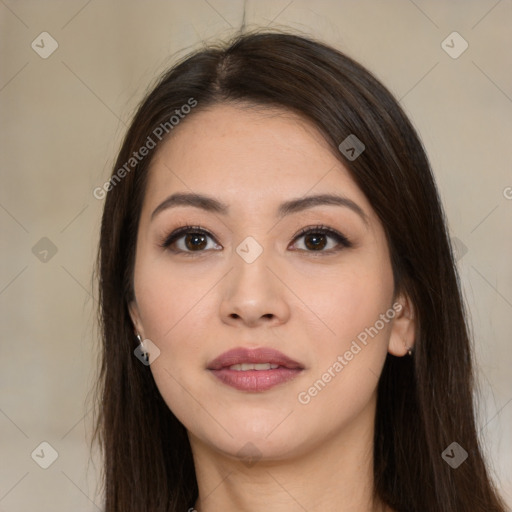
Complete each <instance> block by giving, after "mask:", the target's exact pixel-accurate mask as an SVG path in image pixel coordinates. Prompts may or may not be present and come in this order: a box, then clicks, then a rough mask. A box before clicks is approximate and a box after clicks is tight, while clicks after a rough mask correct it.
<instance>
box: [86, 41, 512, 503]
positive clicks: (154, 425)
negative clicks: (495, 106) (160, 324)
mask: <svg viewBox="0 0 512 512" xmlns="http://www.w3.org/2000/svg"><path fill="white" fill-rule="evenodd" d="M191 98H192V99H193V101H195V102H196V104H195V106H194V108H193V109H192V111H191V112H190V113H189V114H188V115H189V116H193V115H194V112H197V111H199V110H201V109H204V108H206V107H208V106H212V105H214V104H219V103H223V102H231V103H235V104H236V103H237V102H239V103H245V104H246V103H249V104H254V105H264V106H269V107H272V106H274V107H279V108H285V109H288V110H290V111H293V112H295V113H298V114H300V115H301V116H303V117H304V118H306V119H308V120H310V121H312V122H313V123H314V124H315V125H316V127H317V128H318V129H319V130H320V132H321V133H322V134H323V136H324V137H325V139H326V141H327V142H328V143H329V145H330V147H331V148H332V152H333V154H335V155H336V157H337V158H338V159H339V160H340V161H341V162H342V163H343V164H344V165H345V167H346V168H347V169H348V170H349V172H350V174H351V176H352V177H353V179H354V180H355V182H356V183H357V184H358V186H359V187H360V189H361V190H362V191H363V193H364V194H365V195H366V196H367V198H368V200H369V202H370V204H371V205H372V207H373V209H374V210H375V212H376V213H377V215H378V217H379V219H380V221H381V222H382V225H383V227H384V230H385V233H386V236H387V240H388V244H389V248H390V254H391V262H392V268H393V275H394V279H395V291H396V293H398V292H402V291H403V292H405V293H406V294H407V296H408V297H409V298H410V299H411V301H412V303H413V305H414V310H415V312H416V322H417V331H416V340H415V350H414V355H413V357H402V358H399V357H394V356H392V355H389V354H388V355H387V359H386V362H385V365H384V368H383V372H382V375H381V377H380V381H379V384H378V400H377V412H376V423H375V438H374V481H375V495H376V496H378V497H380V499H382V500H383V501H384V502H385V503H386V504H388V505H389V506H390V507H392V508H393V509H394V510H396V511H404V512H405V511H408V512H462V511H464V512H466V511H471V512H504V511H505V506H504V504H503V502H502V501H501V498H500V497H499V495H498V493H497V492H496V489H495V487H494V485H493V483H492V480H491V478H490V477H489V474H488V471H487V469H486V465H485V463H484V460H483V457H482V454H481V448H480V446H479V440H478V436H477V431H476V425H475V414H474V406H473V391H474V377H473V361H472V357H473V356H472V353H471V346H470V340H469V334H468V333H469V329H468V326H467V322H466V311H465V308H464V304H463V302H462V300H461V291H460V284H459V278H458V275H457V271H456V268H455V263H454V257H453V254H452V250H451V246H450V243H449V239H448V236H447V229H446V221H445V216H444V212H443V209H442V206H441V203H440V199H439V195H438V191H437V189H436V185H435V182H434V178H433V175H432V172H431V169H430V166H429V163H428V160H427V157H426V155H425V151H424V149H423V147H422V144H421V142H420V139H419V137H418V135H417V133H416V131H415V129H414V128H413V126H412V125H411V123H410V121H409V120H408V119H407V117H406V115H405V114H404V112H403V111H402V109H401V107H400V106H399V104H398V103H397V101H396V100H395V99H394V98H393V96H392V95H391V93H390V92H389V91H388V90H387V89H386V88H385V87H384V86H383V85H382V84H381V83H380V82H379V81H378V80H377V79H376V78H375V77H374V76H373V75H372V74H371V73H369V72H368V71H367V70H366V69H365V68H364V67H362V66H361V65H360V64H358V63H356V62H355V61H354V60H352V59H351V58H349V57H347V56H346V55H344V54H343V53H341V52H339V51H337V50H336V49H333V48H331V47H329V46H327V45H325V44H323V43H321V42H319V41H317V40H314V39H312V38H310V37H303V36H298V35H293V34H284V33H275V32H264V33H261V32H253V33H251V34H242V35H237V36H235V37H234V38H233V39H232V40H231V41H229V42H228V43H224V44H219V45H217V46H214V45H212V46H210V47H208V48H206V49H202V50H200V51H196V52H194V53H192V54H190V55H188V56H186V57H185V58H183V59H182V60H181V61H180V62H178V63H177V64H176V65H175V66H173V67H172V68H171V69H170V70H169V71H168V72H166V73H165V74H164V75H163V76H162V77H161V79H160V80H159V82H158V84H157V85H156V86H155V87H154V88H153V89H152V91H151V92H150V93H149V94H148V95H147V97H146V98H145V99H144V101H143V102H142V103H141V105H140V107H139V108H138V111H137V113H136V114H135V116H134V119H133V122H132V123H131V126H130V128H129V130H128V132H127V134H126V137H125V139H124V142H123V144H122V147H121V150H120V153H119V156H118V158H117V162H116V164H115V166H114V169H113V172H112V177H111V179H110V181H109V182H108V185H106V186H105V187H103V189H102V190H108V193H107V194H106V199H105V207H104V213H103V219H102V225H101V239H100V245H99V252H98V262H97V265H98V270H97V271H98V274H99V292H100V325H101V330H102V338H103V349H102V366H101V374H100V379H99V380H98V390H99V391H98V405H99V411H98V412H99V416H98V419H97V422H96V431H95V439H98V440H99V441H100V445H101V447H102V450H103V455H104V475H103V476H104V486H105V488H104V490H105V498H106V504H105V507H106V508H105V511H106V512H120V511H122V512H141V511H142V510H148V511H150V512H164V511H165V512H169V511H185V510H187V508H188V507H190V506H191V504H193V503H194V500H195V499H196V498H197V494H198V487H197V481H196V477H195V471H194V464H193V459H192V454H191V450H190V445H189V442H188V437H187V432H186V430H185V428H184V427H183V425H182V424H181V423H180V422H179V421H178V420H177V419H176V417H175V416H174V415H173V413H172V411H170V410H169V407H168V406H167V405H166V404H165V402H164V401H163V399H162V397H161V395H160V393H159V391H158V389H157V387H156V385H155V382H154V380H153V378H152V374H151V371H150V369H149V367H147V366H144V365H142V364H140V362H139V361H138V360H137V359H136V358H135V357H134V354H133V351H134V349H135V348H136V346H137V340H136V338H135V337H134V331H133V325H132V322H131V319H130V316H129V314H128V309H127V304H128V303H129V301H130V300H131V299H132V298H133V268H134V258H135V246H136V236H137V227H138V222H139V216H140V211H141V204H142V199H143V197H144V192H145V183H146V179H147V169H148V164H149V163H150V161H151V158H152V155H154V153H155V151H156V149H157V148H158V146H159V145H160V144H161V143H162V142H161V141H165V137H161V140H160V138H159V137H156V136H155V135H154V134H155V130H156V129H157V128H158V127H162V125H164V126H166V127H167V129H166V130H165V133H167V132H169V133H170V131H171V130H172V129H179V126H172V123H169V118H170V116H171V115H172V114H173V113H174V112H175V111H176V110H181V109H182V106H183V105H187V104H188V105H190V104H191V103H190V100H191ZM188 110H191V109H188ZM180 122H187V120H186V118H185V119H184V120H181V118H180ZM165 123H167V125H165ZM161 131H162V129H160V132H161ZM160 132H156V133H160ZM162 133H163V132H162ZM152 134H153V135H152ZM349 135H355V136H356V137H357V138H358V139H359V140H361V141H362V142H363V143H364V145H365V150H364V152H363V153H362V154H361V155H360V156H359V157H358V158H356V159H350V158H346V157H345V156H343V155H342V153H341V151H340V149H339V145H340V143H341V142H342V141H343V140H345V139H346V138H347V137H348V136H349ZM148 137H151V138H152V141H153V142H155V145H156V146H157V148H156V149H151V150H150V151H149V152H148V154H147V155H146V156H145V157H143V158H140V160H139V159H137V161H136V162H135V161H131V160H130V159H131V158H133V153H134V152H138V151H139V150H140V148H141V147H143V146H145V145H146V146H147V145H148V140H149V139H148ZM127 163H129V164H128V165H127ZM123 168H124V170H125V172H122V171H120V169H123ZM453 442H456V443H458V445H460V447H462V448H463V449H464V450H465V451H466V452H467V454H468V457H467V459H466V460H465V461H464V462H463V463H462V464H461V465H460V466H459V467H457V468H456V469H455V468H453V467H451V465H449V464H448V463H447V462H446V459H445V458H443V456H442V453H443V452H444V451H445V450H446V449H447V448H448V447H449V446H450V445H451V444H452V443H453Z"/></svg>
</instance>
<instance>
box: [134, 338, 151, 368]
mask: <svg viewBox="0 0 512 512" xmlns="http://www.w3.org/2000/svg"><path fill="white" fill-rule="evenodd" d="M135 336H136V337H137V340H138V342H139V345H140V350H141V353H142V356H143V357H144V359H145V360H146V361H149V353H148V352H147V351H146V348H145V347H144V343H143V342H142V338H141V336H140V334H139V333H137V334H136V335H135Z"/></svg>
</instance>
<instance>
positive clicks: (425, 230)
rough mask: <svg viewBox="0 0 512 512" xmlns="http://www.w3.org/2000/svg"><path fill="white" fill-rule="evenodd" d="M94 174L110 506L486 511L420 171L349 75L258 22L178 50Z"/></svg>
mask: <svg viewBox="0 0 512 512" xmlns="http://www.w3.org/2000/svg"><path fill="white" fill-rule="evenodd" d="M105 192H108V193H107V194H106V200H105V201H106V202H105V209H104V214H103V221H102V229H101V240H100V249H99V256H98V264H99V277H100V297H101V301H100V303H101V320H102V329H103V342H104V345H103V365H102V371H101V381H100V382H101V390H100V391H101V405H100V416H99V419H98V423H97V434H98V436H99V438H100V440H101V442H102V447H103V450H104V456H105V496H106V509H105V510H106V511H107V512H114V511H115V512H120V511H123V512H141V511H150V512H160V511H185V510H190V511H192V510H197V511H199V512H212V511H220V510H222V511H231V510H244V511H259V510H265V511H281V510H286V511H292V510H297V511H299V510H307V511H309V512H313V511H317V510H322V511H327V510H332V511H338V512H346V511H349V510H350V511H368V512H369V511H374V512H376V511H397V512H398V511H414V512H420V511H421V512H434V511H435V512H461V511H464V512H466V511H468V512H469V511H471V512H490V511H496V512H498V511H499V512H504V510H505V506H504V504H503V503H502V501H501V499H500V497H499V496H498V494H497V492H496V490H495V488H494V486H493V483H492V481H491V479H490V477H489V474H488V470H487V468H486V465H485V463H484V461H483V458H482V455H481V450H480V448H479V443H478V439H477V433H476V426H475V419H474V410H473V405H472V389H473V387H472V386H473V373H472V355H471V352H470V344H469V339H468V330H467V327H466V320H465V311H464V307H463V304H462V301H461V294H460V290H459V284H458V278H457V274H456V269H455V264H454V258H453V255H452V252H451V249H450V245H449V242H448V237H447V230H446V226H445V219H444V213H443V210H442V207H441V204H440V200H439V197H438V193H437V190H436V186H435V183H434V179H433V176H432V173H431V170H430V168H429V164H428V161H427V158H426V156H425V153H424V150H423V148H422V145H421V142H420V140H419V138H418V136H417V134H416V132H415V130H414V128H413V127H412V126H411V124H410V122H409V121H408V119H407V118H406V116H405V115H404V113H403V111H402V110H401V108H400V106H399V105H398V104H397V102H396V101H395V99H394V98H393V97H392V96H391V94H390V93H389V92H388V91H387V89H385V87H384V86H383V85H382V84H380V83H379V82H378V81H377V80H376V79H375V78H374V77H373V76H372V75H371V74H370V73H369V72H368V71H367V70H365V69H364V68H363V67H362V66H360V65H359V64H357V63H356V62H354V61H353V60H351V59H350V58H348V57H347V56H345V55H343V54H342V53H340V52H339V51H337V50H335V49H333V48H330V47H328V46H326V45H324V44H322V43H320V42H318V41H314V40H312V39H308V38H304V37H300V36H296V35H287V34H279V33H259V34H258V33H253V34H250V35H241V36H238V37H237V38H235V39H234V40H233V41H231V42H230V43H229V44H227V45H225V46H222V47H220V46H219V47H210V48H207V49H204V50H202V51H199V52H196V53H194V54H192V55H189V56H188V57H186V58H185V59H183V60H182V61H181V62H180V63H178V64H177V65H176V66H174V67H173V68H172V69H171V70H169V71H168V72H167V73H166V74H165V76H163V77H162V78H161V80H160V81H159V83H158V84H157V86H156V87H155V88H154V89H153V90H152V91H151V92H150V93H149V95H148V96H147V98H146V99H145V100H144V101H143V103H142V104H141V106H140V107H139V109H138V112H137V113H136V115H135V118H134V120H133V122H132V124H131V126H130V128H129V130H128V133H127V135H126V138H125V141H124V143H123V146H122V148H121V151H120V153H119V156H118V159H117V162H116V165H115V167H114V170H113V173H112V176H111V178H110V180H109V181H108V182H107V183H106V184H105V186H104V187H102V188H100V189H98V190H97V191H95V195H97V194H100V195H101V194H105Z"/></svg>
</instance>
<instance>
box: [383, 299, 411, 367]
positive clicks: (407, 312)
mask: <svg viewBox="0 0 512 512" xmlns="http://www.w3.org/2000/svg"><path fill="white" fill-rule="evenodd" d="M393 306H394V307H393V309H394V310H395V311H397V313H396V315H395V318H394V319H393V326H392V328H391V334H390V337H389V344H388V352H389V353H390V354H392V355H394V356H397V357H403V356H405V355H406V354H407V352H408V351H409V350H410V349H412V347H413V346H414V341H415V333H416V320H415V316H416V315H415V311H414V306H413V304H412V302H411V300H410V299H409V297H408V296H406V295H400V296H399V297H398V299H397V300H396V301H395V303H394V304H393Z"/></svg>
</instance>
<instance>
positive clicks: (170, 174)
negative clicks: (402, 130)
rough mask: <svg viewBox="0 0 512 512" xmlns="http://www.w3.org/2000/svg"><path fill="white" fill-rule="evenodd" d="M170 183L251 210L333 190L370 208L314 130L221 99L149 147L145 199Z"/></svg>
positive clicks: (165, 191)
mask: <svg viewBox="0 0 512 512" xmlns="http://www.w3.org/2000/svg"><path fill="white" fill-rule="evenodd" d="M175 191H180V192H196V193H204V194H209V195H214V196H218V197H222V199H223V201H225V202H227V203H228V204H233V205H234V209H235V210H236V208H237V207H239V208H242V207H243V208H244V209H245V210H251V209H252V210H255V211H256V210H258V209H261V208H262V207H265V206H266V205H269V206H270V205H271V204H272V203H277V202H281V201H282V200H283V199H286V198H289V197H301V196H304V195H306V194H308V193H311V194H312V193H317V194H319V193H332V192H334V191H336V192H339V193H341V194H343V195H344V196H347V197H350V198H351V199H353V200H355V201H357V202H358V203H359V204H360V205H361V206H362V207H363V208H365V207H366V208H365V209H366V210H367V211H368V212H370V210H371V208H370V205H369V204H368V203H367V200H366V198H365V196H364V194H363V193H362V191H361V190H360V189H359V187H358V186H357V184H356V183H355V181H354V180H353V178H352V177H351V175H350V173H349V172H348V171H347V169H346V168H345V167H344V166H343V164H342V163H341V162H340V161H339V160H338V159H337V158H336V157H335V156H334V155H333V153H332V150H331V148H330V147H329V145H328V144H327V142H326V141H325V139H324V138H323V136H322V135H321V133H320V132H319V130H318V129H317V128H316V127H315V126H314V125H313V124H312V123H311V122H309V121H307V120H305V119H303V118H301V117H299V116H298V115H296V114H294V113H293V112H290V111H287V110H284V109H275V108H272V109H269V108H262V107H250V106H244V107H240V106H233V105H227V104H221V105H216V106H214V107H211V108H208V109H206V110H203V111H197V112H194V114H193V115H190V116H189V117H188V118H186V119H185V120H184V121H182V122H181V124H180V125H179V126H178V127H177V128H176V129H175V131H173V132H172V133H171V136H170V137H169V138H168V139H167V140H166V141H165V142H164V143H163V144H162V146H161V147H160V148H159V150H158V151H157V153H156V154H155V157H154V159H153V161H152V163H151V166H150V169H149V179H148V184H147V190H146V200H145V203H149V204H150V205H151V204H155V203H156V202H158V201H159V200H162V199H163V198H165V197H166V196H167V195H169V194H170V193H172V192H175Z"/></svg>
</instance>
